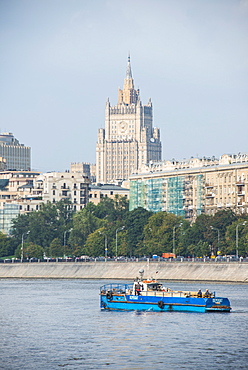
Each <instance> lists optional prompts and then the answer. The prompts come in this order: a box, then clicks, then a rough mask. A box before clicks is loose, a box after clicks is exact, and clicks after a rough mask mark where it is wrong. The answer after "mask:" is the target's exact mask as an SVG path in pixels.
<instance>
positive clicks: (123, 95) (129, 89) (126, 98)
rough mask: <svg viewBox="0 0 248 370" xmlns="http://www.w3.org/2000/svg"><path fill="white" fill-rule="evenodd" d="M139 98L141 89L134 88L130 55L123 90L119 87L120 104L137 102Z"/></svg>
mask: <svg viewBox="0 0 248 370" xmlns="http://www.w3.org/2000/svg"><path fill="white" fill-rule="evenodd" d="M138 100H139V90H135V89H134V81H133V78H132V70H131V62H130V55H129V56H128V61H127V71H126V77H125V79H124V85H123V90H121V89H119V92H118V104H123V103H124V104H126V105H130V104H136V103H137V101H138Z"/></svg>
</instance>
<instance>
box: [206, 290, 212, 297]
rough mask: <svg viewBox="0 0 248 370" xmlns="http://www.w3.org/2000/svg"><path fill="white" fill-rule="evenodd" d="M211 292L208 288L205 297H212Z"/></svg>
mask: <svg viewBox="0 0 248 370" xmlns="http://www.w3.org/2000/svg"><path fill="white" fill-rule="evenodd" d="M210 296H211V294H210V292H209V290H208V289H206V292H205V298H210Z"/></svg>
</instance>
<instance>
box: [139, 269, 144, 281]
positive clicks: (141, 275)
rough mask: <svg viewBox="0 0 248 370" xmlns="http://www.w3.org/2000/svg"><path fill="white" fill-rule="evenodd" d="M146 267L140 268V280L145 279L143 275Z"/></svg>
mask: <svg viewBox="0 0 248 370" xmlns="http://www.w3.org/2000/svg"><path fill="white" fill-rule="evenodd" d="M144 272H145V271H144V269H140V270H139V274H140V280H142V279H143V275H144Z"/></svg>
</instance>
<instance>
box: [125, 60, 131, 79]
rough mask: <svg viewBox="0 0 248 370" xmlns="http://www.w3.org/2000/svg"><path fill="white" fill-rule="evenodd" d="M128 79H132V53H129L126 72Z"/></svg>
mask: <svg viewBox="0 0 248 370" xmlns="http://www.w3.org/2000/svg"><path fill="white" fill-rule="evenodd" d="M126 79H132V70H131V62H130V54H129V55H128V60H127V73H126Z"/></svg>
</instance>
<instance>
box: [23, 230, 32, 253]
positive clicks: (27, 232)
mask: <svg viewBox="0 0 248 370" xmlns="http://www.w3.org/2000/svg"><path fill="white" fill-rule="evenodd" d="M29 233H30V231H29V230H28V231H26V232H25V233H23V234H22V254H21V259H22V260H23V254H24V235H26V234H27V235H28V234H29Z"/></svg>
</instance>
